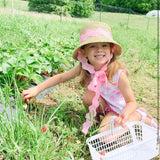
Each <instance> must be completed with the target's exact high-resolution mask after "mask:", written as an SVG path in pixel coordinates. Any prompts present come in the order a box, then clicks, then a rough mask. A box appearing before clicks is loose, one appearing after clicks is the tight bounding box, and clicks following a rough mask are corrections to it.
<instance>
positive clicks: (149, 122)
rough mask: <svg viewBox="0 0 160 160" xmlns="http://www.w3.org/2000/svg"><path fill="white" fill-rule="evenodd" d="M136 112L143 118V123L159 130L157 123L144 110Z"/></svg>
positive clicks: (140, 109) (139, 109)
mask: <svg viewBox="0 0 160 160" xmlns="http://www.w3.org/2000/svg"><path fill="white" fill-rule="evenodd" d="M136 112H137V113H138V114H139V115H140V116H141V120H140V121H141V122H144V123H145V124H147V125H149V126H151V127H154V128H156V129H157V128H158V123H157V121H156V120H155V119H154V118H153V117H152V116H150V115H149V114H148V113H147V112H146V111H145V110H144V109H143V108H138V109H137V110H136ZM159 129H160V128H159Z"/></svg>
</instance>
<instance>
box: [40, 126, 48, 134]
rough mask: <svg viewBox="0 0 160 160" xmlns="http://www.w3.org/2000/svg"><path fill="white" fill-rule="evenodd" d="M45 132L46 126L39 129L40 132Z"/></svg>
mask: <svg viewBox="0 0 160 160" xmlns="http://www.w3.org/2000/svg"><path fill="white" fill-rule="evenodd" d="M46 130H47V126H45V125H44V126H43V127H42V129H41V132H42V133H44V132H45V131H46Z"/></svg>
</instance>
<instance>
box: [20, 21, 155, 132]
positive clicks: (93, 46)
mask: <svg viewBox="0 0 160 160" xmlns="http://www.w3.org/2000/svg"><path fill="white" fill-rule="evenodd" d="M121 53H122V48H121V46H120V44H118V43H117V42H116V41H114V40H113V38H112V34H111V29H110V27H109V26H108V25H107V24H106V23H102V22H93V23H90V24H88V25H86V26H84V27H83V28H82V29H81V31H80V44H79V46H78V47H77V48H76V49H75V51H74V53H73V58H74V59H75V60H78V61H79V62H80V63H79V64H78V65H77V66H75V67H73V68H72V69H71V70H69V71H67V72H64V73H61V74H58V75H55V76H53V77H51V78H50V79H48V80H46V81H45V82H43V83H41V84H39V85H38V86H36V87H33V88H29V89H28V90H24V91H23V92H22V98H23V100H25V99H28V98H31V99H33V98H34V97H36V96H37V95H38V94H39V93H40V92H42V91H43V90H45V89H47V88H49V87H52V86H55V85H57V84H59V83H61V82H64V81H67V80H70V79H72V78H75V77H76V76H80V84H81V85H82V87H86V86H87V85H88V89H87V90H86V91H85V93H84V96H83V98H82V99H83V102H84V105H85V106H88V105H89V113H87V114H86V122H85V123H84V124H83V129H82V132H83V133H84V134H87V132H88V129H89V128H90V127H91V126H92V124H93V123H94V122H95V121H97V120H98V118H99V115H103V116H104V118H103V120H102V121H101V122H100V129H99V132H104V131H106V130H108V128H107V127H108V125H106V124H108V122H110V118H111V116H117V118H116V119H115V122H116V123H115V125H116V126H119V125H121V126H122V127H124V126H125V123H126V122H127V121H129V122H131V121H142V122H144V123H146V124H148V125H151V126H152V127H155V128H157V127H158V126H157V122H156V121H155V120H154V119H153V118H152V117H151V116H149V115H148V114H147V113H146V112H145V110H143V109H142V108H138V109H137V103H136V100H135V97H134V94H133V92H132V89H131V87H130V83H129V80H128V78H127V74H128V72H127V69H126V68H125V67H124V66H123V65H122V64H121V63H120V62H119V61H118V60H117V59H116V57H117V56H119V55H121Z"/></svg>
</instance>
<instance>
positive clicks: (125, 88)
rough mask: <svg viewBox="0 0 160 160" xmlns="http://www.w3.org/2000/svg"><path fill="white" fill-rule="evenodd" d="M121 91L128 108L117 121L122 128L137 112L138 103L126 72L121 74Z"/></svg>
mask: <svg viewBox="0 0 160 160" xmlns="http://www.w3.org/2000/svg"><path fill="white" fill-rule="evenodd" d="M119 89H120V91H121V93H122V95H123V97H124V99H125V102H126V106H125V108H124V110H123V111H122V113H121V114H120V115H119V116H118V118H117V119H116V122H117V123H119V124H121V125H122V126H125V124H124V123H125V122H126V121H127V120H128V119H129V117H130V115H131V114H132V113H134V112H135V111H136V108H137V102H136V99H135V97H134V94H133V91H132V89H131V86H130V83H129V80H128V77H127V75H126V74H125V73H124V72H122V73H121V74H120V78H119Z"/></svg>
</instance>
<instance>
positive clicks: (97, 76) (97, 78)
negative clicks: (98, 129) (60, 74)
mask: <svg viewBox="0 0 160 160" xmlns="http://www.w3.org/2000/svg"><path fill="white" fill-rule="evenodd" d="M112 57H113V54H111V56H110V59H109V61H108V62H107V64H105V65H104V66H103V67H102V68H101V70H98V71H95V69H94V67H93V66H92V65H91V64H89V63H88V60H87V58H85V57H84V56H83V55H82V54H81V52H80V51H79V54H78V57H77V59H78V60H79V61H80V62H81V63H82V68H83V69H84V70H86V71H88V72H89V73H90V74H93V78H92V80H91V82H90V84H89V85H88V89H89V90H91V91H94V92H95V96H94V97H93V99H92V105H90V106H89V113H87V114H86V122H85V123H83V129H82V132H83V133H84V134H87V133H88V129H89V128H90V127H91V126H92V125H93V120H94V119H93V118H94V117H95V116H96V109H97V107H98V106H99V101H98V98H99V96H100V87H101V86H102V85H104V84H106V87H107V82H108V80H107V77H106V73H105V71H106V70H107V65H108V63H109V62H110V60H111V59H112Z"/></svg>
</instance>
